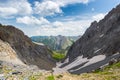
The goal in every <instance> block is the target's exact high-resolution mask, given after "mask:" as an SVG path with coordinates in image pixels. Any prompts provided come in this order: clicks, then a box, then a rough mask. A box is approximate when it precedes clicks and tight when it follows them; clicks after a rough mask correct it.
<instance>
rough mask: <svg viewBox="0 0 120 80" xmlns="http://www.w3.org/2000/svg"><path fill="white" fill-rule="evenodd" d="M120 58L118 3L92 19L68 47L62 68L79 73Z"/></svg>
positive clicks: (119, 14) (119, 11)
mask: <svg viewBox="0 0 120 80" xmlns="http://www.w3.org/2000/svg"><path fill="white" fill-rule="evenodd" d="M119 59H120V5H118V6H117V7H116V8H113V9H112V10H111V11H110V12H109V13H108V15H106V16H105V18H104V19H102V20H101V21H100V22H96V21H94V22H93V23H92V24H91V26H90V27H89V28H88V29H87V30H86V32H85V34H84V35H83V36H82V37H81V38H80V39H79V40H77V41H76V42H75V43H74V44H73V45H72V46H71V47H70V49H69V51H68V53H67V56H66V60H65V61H64V63H63V64H64V65H62V66H61V68H62V69H64V70H68V71H69V72H71V73H75V74H80V73H84V72H90V71H92V70H95V69H98V68H100V67H103V66H104V65H106V64H109V63H110V62H111V61H113V62H115V61H119Z"/></svg>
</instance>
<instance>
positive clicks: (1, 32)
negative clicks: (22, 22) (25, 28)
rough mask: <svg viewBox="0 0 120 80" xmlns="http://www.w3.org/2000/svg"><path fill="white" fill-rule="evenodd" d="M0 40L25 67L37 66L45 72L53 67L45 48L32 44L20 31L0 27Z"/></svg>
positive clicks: (48, 52)
mask: <svg viewBox="0 0 120 80" xmlns="http://www.w3.org/2000/svg"><path fill="white" fill-rule="evenodd" d="M0 40H1V41H3V42H7V43H8V44H9V45H10V46H11V48H12V49H13V50H14V51H15V53H16V55H17V57H18V58H19V59H20V60H21V61H22V62H23V63H25V64H27V65H37V66H38V67H39V68H41V69H47V70H49V69H52V67H53V66H55V61H54V60H53V59H52V58H51V54H52V53H51V51H50V50H48V49H47V47H45V46H42V45H37V44H34V43H33V42H32V41H31V39H29V38H28V37H27V36H26V35H24V33H23V32H22V31H21V30H19V29H17V28H15V27H13V26H9V25H8V26H7V25H0ZM0 47H1V46H0ZM1 54H2V53H1Z"/></svg>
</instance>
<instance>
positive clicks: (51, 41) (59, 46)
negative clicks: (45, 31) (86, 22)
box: [31, 35, 80, 51]
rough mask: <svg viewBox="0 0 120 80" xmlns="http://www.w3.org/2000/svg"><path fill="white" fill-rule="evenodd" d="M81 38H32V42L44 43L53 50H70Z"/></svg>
mask: <svg viewBox="0 0 120 80" xmlns="http://www.w3.org/2000/svg"><path fill="white" fill-rule="evenodd" d="M78 38H80V36H62V35H58V36H32V37H31V40H32V41H33V42H37V43H43V44H44V45H46V46H48V47H49V48H50V49H51V50H55V51H59V50H68V48H69V47H70V46H71V45H72V44H73V42H75V41H76V40H77V39H78Z"/></svg>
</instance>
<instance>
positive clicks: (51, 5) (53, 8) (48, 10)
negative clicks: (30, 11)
mask: <svg viewBox="0 0 120 80" xmlns="http://www.w3.org/2000/svg"><path fill="white" fill-rule="evenodd" d="M34 12H35V13H36V14H39V15H41V16H50V15H54V14H55V13H62V10H61V9H60V6H59V5H58V4H57V3H56V2H53V1H44V2H42V3H41V2H35V7H34Z"/></svg>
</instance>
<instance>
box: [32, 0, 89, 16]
mask: <svg viewBox="0 0 120 80" xmlns="http://www.w3.org/2000/svg"><path fill="white" fill-rule="evenodd" d="M89 1H90V0H43V1H42V2H38V1H36V2H35V6H34V12H35V14H39V15H41V16H50V15H54V14H56V13H62V9H61V7H65V6H67V5H69V4H75V3H83V4H86V3H88V2H89Z"/></svg>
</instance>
